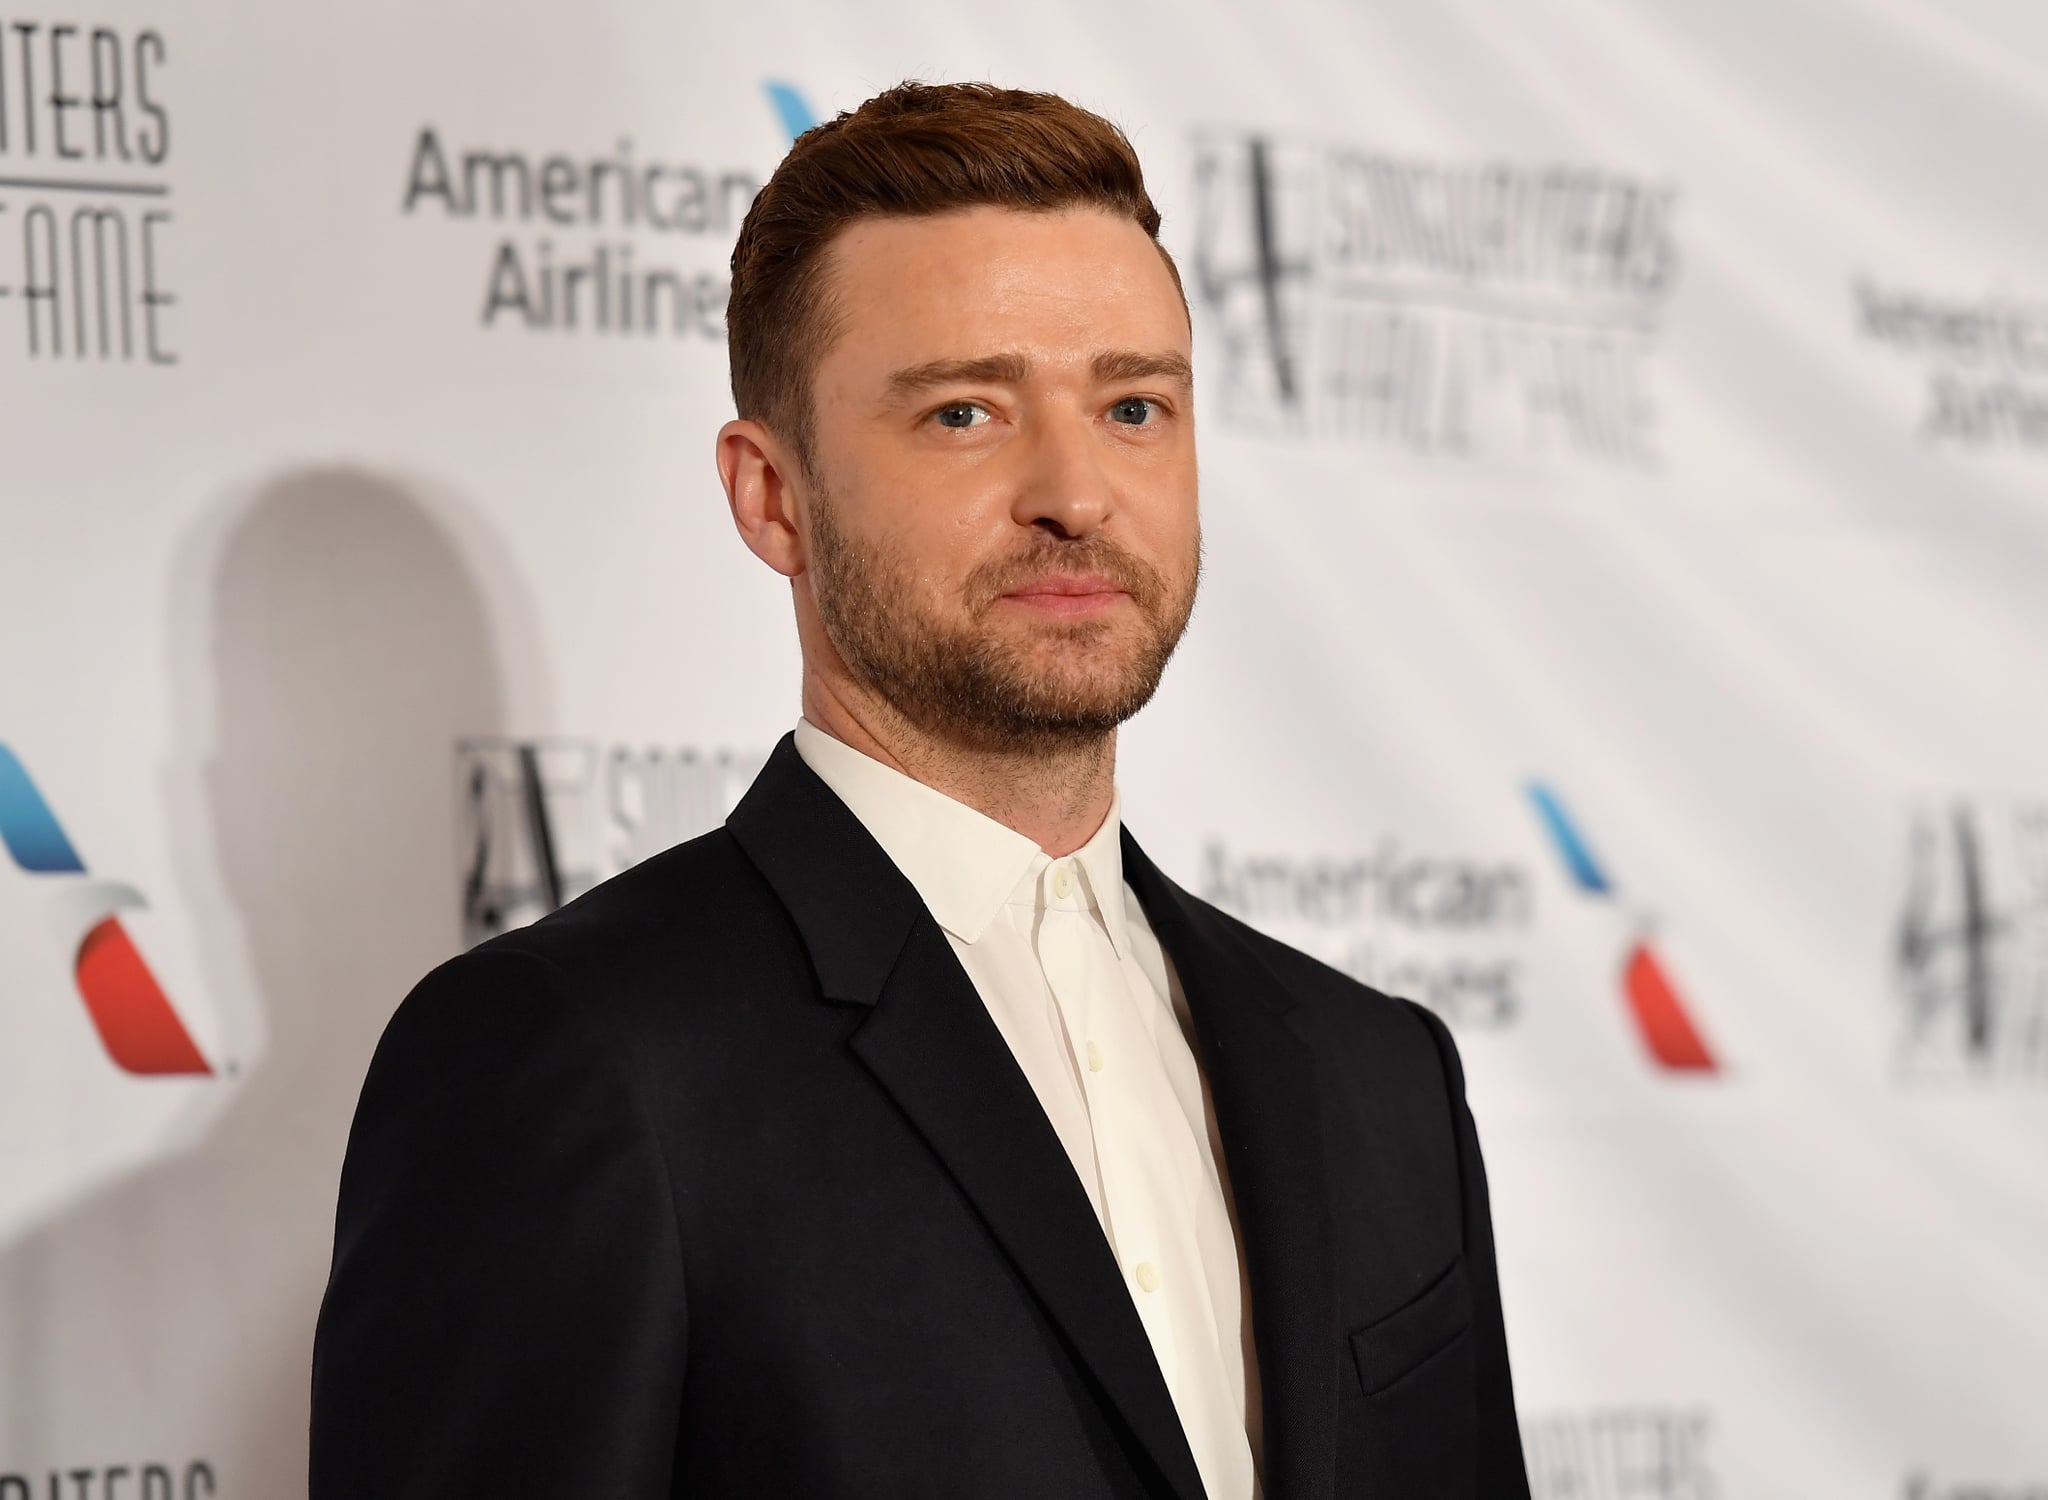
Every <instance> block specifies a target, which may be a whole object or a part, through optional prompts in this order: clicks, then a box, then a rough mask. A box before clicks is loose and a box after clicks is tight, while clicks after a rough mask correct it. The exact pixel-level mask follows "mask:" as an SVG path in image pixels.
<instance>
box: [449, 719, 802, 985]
mask: <svg viewBox="0 0 2048 1500" xmlns="http://www.w3.org/2000/svg"><path fill="white" fill-rule="evenodd" d="M766 760H767V756H766V754H764V753H756V752H748V751H729V750H702V749H698V748H696V747H694V746H679V747H659V746H657V747H653V748H644V747H639V746H633V745H602V744H599V743H598V742H596V741H594V740H584V739H539V740H520V739H506V738H501V737H497V736H489V737H478V738H474V739H465V740H462V741H460V742H458V744H457V745H456V747H455V773H456V797H457V806H458V808H459V817H458V823H457V826H458V847H459V858H460V861H461V870H462V934H463V942H464V944H465V945H466V946H467V945H473V944H476V943H480V942H482V941H483V940H484V939H485V938H488V937H492V936H494V935H496V934H497V933H500V932H505V931H509V930H510V929H511V928H514V927H523V926H525V925H526V924H527V923H528V922H531V921H533V920H535V919H536V918H539V917H543V916H546V915H547V914H548V913H549V912H551V911H554V910H555V909H556V908H558V907H560V906H562V905H563V904H565V903H566V902H569V901H573V900H574V899H575V898H576V897H578V896H580V895H582V894H583V893H584V892H585V891H587V890H589V889H590V888H591V887H592V886H594V885H596V884H597V883H598V882H599V881H601V880H604V879H607V878H608V877H610V876H612V875H616V874H618V873H619V872H620V871H621V870H624V869H627V868H628V867H630V866H632V865H636V864H638V863H639V862H640V861H641V860H643V859H645V858H647V857H648V856H649V855H651V854H658V853H660V852H661V851H662V850H663V849H666V848H668V847H669V846H670V845H671V844H678V843H681V842H682V841H683V840H685V839H689V838H694V837H696V836H697V835H698V834H700V833H708V832H709V831H710V830H712V829H714V828H716V827H718V826H719V825H720V824H721V823H723V822H724V821H725V817H726V814H727V813H729V812H731V811H732V809H733V806H734V804H736V803H737V802H738V801H739V799H740V796H741V795H742V794H743V793H744V792H745V791H746V789H747V787H748V786H749V785H751V784H752V782H753V780H754V777H755V775H756V773H758V772H759V771H760V769H761V766H762V765H763V764H764V763H765V762H766Z"/></svg>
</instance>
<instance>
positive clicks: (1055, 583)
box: [1003, 573, 1129, 599]
mask: <svg viewBox="0 0 2048 1500" xmlns="http://www.w3.org/2000/svg"><path fill="white" fill-rule="evenodd" d="M1128 592H1129V590H1127V589H1126V588H1125V587H1124V586H1123V585H1122V584H1120V583H1118V582H1117V581H1116V580H1115V579H1114V578H1106V577H1104V576H1103V575H1102V574H1100V573H1080V574H1065V573H1056V574H1052V575H1050V576H1048V577H1045V578H1034V579H1032V580H1031V582H1029V583H1020V584H1019V585H1017V587H1015V588H1013V589H1005V590H1004V591H1003V597H1004V598H1006V599H1029V598H1033V597H1038V598H1046V597H1051V598H1068V599H1083V598H1088V597H1090V596H1093V595H1098V594H1122V593H1128Z"/></svg>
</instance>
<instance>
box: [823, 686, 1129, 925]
mask: <svg viewBox="0 0 2048 1500" xmlns="http://www.w3.org/2000/svg"><path fill="white" fill-rule="evenodd" d="M796 750H797V754H798V755H800V756H802V757H803V760H804V764H805V765H807V766H809V767H810V768H811V769H812V770H813V771H815V772H816V773H817V775H818V779H819V780H820V781H823V782H824V783H825V785H826V786H828V787H830V788H831V789H832V791H833V792H834V793H835V794H836V795H837V796H838V798H839V800H840V801H842V802H844V803H845V804H846V806H847V808H848V810H850V811H851V812H852V813H853V815H854V816H855V817H856V818H858V819H860V821H861V824H862V826H863V827H865V828H866V829H867V831H868V832H869V834H871V835H872V836H873V837H874V840H875V842H876V843H878V844H880V845H881V846H882V851H883V852H884V853H885V854H887V855H888V856H889V858H890V860H891V861H892V862H893V863H894V864H895V866H896V868H897V869H899V870H901V871H902V872H903V875H904V878H905V879H907V880H908V881H909V882H910V883H911V885H912V886H914V887H915V888H916V890H917V893H918V895H919V896H921V897H923V898H924V904H925V906H926V907H927V908H928V909H929V910H930V912H931V914H932V916H933V918H934V919H935V920H936V921H937V922H938V924H939V926H941V927H943V928H944V929H945V930H946V931H947V932H949V933H951V934H952V935H953V936H954V937H956V938H959V939H960V940H961V941H962V942H966V943H974V942H978V941H980V939H981V936H982V934H983V933H985V932H986V931H987V930H988V925H989V923H990V922H992V921H994V920H995V917H996V913H997V912H999V911H1001V910H1002V908H1003V904H1004V903H1005V902H1006V901H1008V900H1010V899H1011V897H1012V895H1013V894H1014V895H1017V896H1019V897H1020V898H1029V896H1030V894H1031V889H1032V887H1033V885H1034V884H1036V883H1038V881H1039V877H1041V876H1042V875H1044V873H1045V872H1046V870H1047V869H1048V868H1050V867H1051V866H1052V865H1053V864H1054V863H1055V861H1054V860H1053V859H1051V858H1050V857H1049V856H1048V855H1047V854H1046V853H1045V851H1044V850H1042V849H1040V848H1039V847H1038V845H1036V844H1035V843H1033V842H1032V841H1031V840H1030V839H1028V838H1026V837H1025V836H1024V835H1023V834H1021V833H1019V832H1017V830H1016V829H1014V828H1009V827H1006V826H1004V825H1003V824H1001V823H998V822H997V821H996V820H995V819H994V818H991V817H989V816H988V815H987V814H985V813H980V812H977V811H975V810H974V809H973V808H971V807H969V806H968V805H967V804H966V803H964V802H956V801H954V800H953V799H952V798H951V797H948V796H947V795H946V794H945V793H944V792H941V791H939V790H937V789H936V788H934V787H929V786H926V785H925V784H924V783H923V782H921V781H918V780H917V779H915V778H914V777H910V776H906V775H904V774H903V773H902V772H901V771H898V770H896V769H895V768H894V767H891V766H885V765H883V764H882V763H881V762H880V761H878V760H876V759H874V758H873V757H872V756H868V755H865V754H863V753H862V752H861V751H858V750H856V749H854V748H853V747H852V746H851V745H849V744H846V743H845V742H844V741H842V740H837V739H834V738H833V737H832V736H831V735H829V734H827V733H826V732H825V731H824V730H822V729H820V728H818V727H817V725H815V724H813V723H811V721H810V720H808V719H799V720H797V725H796ZM1121 802H1122V797H1121V793H1112V795H1111V798H1110V804H1109V815H1108V816H1107V817H1105V818H1104V819H1103V820H1102V826H1101V827H1100V828H1098V829H1096V830H1095V833H1094V834H1093V836H1091V837H1090V838H1089V840H1088V842H1087V843H1085V844H1083V845H1082V846H1081V847H1080V848H1079V849H1077V850H1075V851H1074V853H1073V854H1071V855H1069V856H1067V858H1068V859H1069V860H1071V861H1073V862H1074V863H1075V864H1077V865H1079V866H1080V868H1081V876H1082V880H1083V881H1084V882H1085V883H1086V886H1087V889H1088V893H1089V894H1090V895H1091V896H1092V897H1093V898H1094V903H1095V907H1096V910H1097V911H1098V912H1099V913H1100V914H1101V917H1102V925H1103V927H1104V928H1105V929H1106V930H1107V932H1108V934H1109V940H1110V944H1111V946H1112V947H1114V948H1115V949H1116V952H1117V954H1118V956H1119V957H1123V956H1126V954H1127V951H1128V950H1127V928H1126V922H1125V913H1124V901H1123V887H1124V877H1123V846H1122V840H1121V837H1120V834H1121V828H1122V820H1121V816H1120V807H1121ZM1020 887H1021V888H1022V889H1020Z"/></svg>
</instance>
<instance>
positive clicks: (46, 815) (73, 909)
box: [0, 744, 213, 1074]
mask: <svg viewBox="0 0 2048 1500" xmlns="http://www.w3.org/2000/svg"><path fill="white" fill-rule="evenodd" d="M0 844H5V845H6V847H7V852H8V854H9V855H10V856H11V857H12V858H13V860H14V862H15V864H17V865H19V866H20V867H21V868H22V869H23V870H25V871H27V872H28V873H29V874H31V875H48V876H79V877H83V876H84V875H85V874H86V868H85V862H84V861H83V860H81V859H80V858H79V857H78V851H77V850H76V849H74V848H73V847H72V844H71V840H70V839H68V838H66V837H65V836H64V830H63V828H62V826H61V825H60V824H59V823H58V822H57V817H56V814H55V813H53V812H51V810H50V804H49V803H48V802H46V801H44V800H43V794H42V793H41V792H39V791H38V790H36V784H35V783H34V782H33V781H31V780H30V779H29V774H28V768H27V767H25V766H24V765H22V763H21V761H20V759H19V757H17V756H16V755H15V754H14V752H13V751H12V750H10V749H8V748H7V746H6V745H4V744H0ZM143 904H144V903H143V900H142V896H141V893H140V892H138V891H136V890H134V889H133V888H132V887H129V886H123V885H117V884H111V883H108V882H102V881H91V880H79V881H76V882H68V883H67V884H66V886H65V887H64V888H63V889H62V890H61V891H60V892H59V894H58V899H57V901H56V902H55V910H56V912H57V914H58V921H59V924H60V936H61V939H62V941H63V942H64V944H65V946H66V948H67V956H68V958H69V959H70V961H71V968H72V974H73V976H74V977H75V978H76V980H77V984H78V994H79V998H81V999H82V1000H84V1001H85V1009H86V1014H88V1015H89V1016H91V1017H92V1024H93V1028H94V1030H96V1031H97V1032H98V1033H99V1038H100V1044H101V1045H102V1046H104V1047H105V1048H106V1049H107V1055H108V1056H109V1057H111V1058H112V1059H113V1060H114V1063H115V1065H116V1066H117V1067H119V1068H121V1069H122V1070H123V1071H124V1072H128V1073H137V1074H180V1073H183V1074H192V1073H199V1074H210V1073H211V1072H212V1071H213V1069H212V1068H211V1067H209V1066H208V1065H207V1061H206V1059H205V1058H204V1057H203V1056H202V1055H201V1054H200V1051H199V1048H198V1047H197V1046H196V1045H195V1044H194V1043H193V1040H192V1035H191V1033H190V1032H188V1031H187V1030H186V1029H185V1023H184V1022H183V1021H182V1020H180V1019H179V1017H178V1013H177V1011H176V1010H175V1009H174V1008H173V1007H172V1005H171V1002H170V997H169V996H167V995H166V994H164V991H163V986H162V985H160V984H158V983H157V979H156V975H155V974H153V973H152V972H151V971H150V967H149V965H148V963H147V962H146V961H144V959H143V957H142V954H141V951H140V950H139V949H137V948H136V946H135V942H134V939H132V938H131V937H129V935H128V929H127V928H126V927H124V926H123V925H122V923H121V918H120V917H119V915H118V914H117V913H118V912H120V911H121V910H123V909H126V908H132V907H140V906H142V905H143Z"/></svg>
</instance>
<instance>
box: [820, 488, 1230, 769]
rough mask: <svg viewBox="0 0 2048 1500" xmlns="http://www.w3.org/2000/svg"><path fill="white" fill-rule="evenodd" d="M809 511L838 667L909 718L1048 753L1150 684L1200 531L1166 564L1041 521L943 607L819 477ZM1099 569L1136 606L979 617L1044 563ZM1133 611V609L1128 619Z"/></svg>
mask: <svg viewBox="0 0 2048 1500" xmlns="http://www.w3.org/2000/svg"><path fill="white" fill-rule="evenodd" d="M814 494H815V496H816V499H815V503H814V504H813V506H812V516H811V554H812V555H811V594H812V597H813V599H814V600H815V601H816V603H817V607H818V618H819V620H820V622H821V623H822V624H823V625H824V627H825V634H826V636H827V637H828V638H829V639H830V640H831V642H832V644H833V646H834V647H835V648H836V649H837V650H838V652H839V656H840V659H841V660H842V661H843V662H845V664H846V667H847V670H848V671H849V672H851V673H852V674H853V676H854V678H855V679H856V680H857V681H859V682H860V683H861V684H862V685H863V686H864V687H866V688H868V689H869V690H870V691H872V692H874V693H875V694H876V695H877V696H879V697H880V698H881V699H882V700H883V701H884V702H886V703H888V704H889V706H890V707H892V708H893V709H895V710H896V711H897V712H898V713H900V714H902V715H903V717H904V718H905V719H907V720H909V721H910V723H912V724H913V725H915V726H916V727H917V728H919V729H920V730H923V731H924V732H925V733H927V734H930V735H933V736H935V737H939V738H943V739H946V740H949V741H952V742H953V743H955V744H962V745H966V746H970V747H972V748H974V749H978V750H1002V751H1010V752H1016V751H1020V750H1021V751H1025V752H1027V753H1034V754H1048V753H1054V752H1057V751H1060V750H1063V749H1068V748H1072V747H1075V746H1080V745H1085V744H1089V743H1092V742H1096V741H1099V740H1101V739H1102V738H1104V737H1105V736H1107V735H1108V734H1109V733H1110V732H1111V731H1112V730H1114V729H1115V728H1116V727H1117V725H1119V724H1121V723H1123V721H1124V720H1126V719H1128V718H1130V717H1131V715H1133V714H1135V713H1136V712H1137V711H1138V710H1139V709H1141V708H1143V707H1144V706H1145V705H1146V703H1148V702H1149V701H1151V698H1152V695H1153V693H1155V692H1156V691H1158V688H1159V679H1160V677H1161V675H1162V674H1164V672H1165V671H1166V663H1167V661H1168V659H1169V658H1171V657H1172V655H1173V651H1174V648H1175V647H1176V646H1177V645H1179V644H1180V638H1181V635H1182V633H1183V632H1184V631H1185V630H1186V629H1187V624H1188V617H1189V615H1190V614H1191V613H1192V612H1193V610H1194V605H1195V588H1196V584H1197V582H1198V580H1199V577H1200V573H1201V536H1200V533H1199V532H1197V533H1196V535H1195V537H1194V538H1193V542H1192V545H1191V546H1190V548H1189V555H1188V557H1187V559H1186V561H1185V563H1184V566H1183V567H1182V569H1181V570H1180V572H1179V574H1178V576H1169V575H1168V574H1166V573H1163V572H1161V571H1160V570H1159V569H1158V568H1156V567H1154V566H1152V565H1151V564H1150V563H1148V562H1146V561H1144V560H1143V559H1142V558H1139V557H1137V556H1136V555H1134V554H1133V553H1131V552H1130V551H1128V550H1126V549H1125V548H1124V547H1122V546H1120V545H1118V544H1117V543H1115V542H1113V541H1111V540H1110V539H1109V538H1107V537H1105V536H1103V535H1101V534H1100V533H1099V532H1098V533H1096V534H1094V535H1092V536H1086V537H1080V538H1076V539H1061V538H1058V537H1055V536H1052V535H1051V534H1050V533H1046V532H1038V533H1036V534H1035V535H1034V537H1033V540H1032V541H1031V542H1030V543H1029V544H1027V545H1025V546H1022V547H1020V548H1019V549H1018V550H1017V551H1016V552H1014V553H1011V554H1008V555H1005V556H1003V557H999V558H993V559H990V560H989V561H988V562H985V563H982V564H980V565H979V566H977V567H976V568H975V569H974V570H973V571H972V572H970V573H969V574H968V575H967V577H966V578H965V579H964V580H963V581H962V582H961V584H960V587H959V590H958V597H959V599H960V601H961V603H962V605H963V606H964V607H963V608H962V610H961V611H960V612H959V613H958V615H957V616H956V617H952V618H948V617H945V616H942V615H940V614H939V613H938V612H937V611H935V610H933V609H931V608H930V607H929V606H927V605H926V604H925V603H924V602H923V601H924V599H925V597H926V596H925V593H924V592H923V590H921V588H920V586H919V584H920V575H919V572H918V569H917V568H916V566H915V565H914V564H913V563H912V561H911V560H910V559H909V558H907V557H905V556H903V555H902V554H901V553H900V552H896V551H892V550H891V549H890V548H888V547H887V546H870V545H865V544H862V543H859V542H857V541H855V540H854V539H853V538H851V537H849V536H848V535H847V534H846V533H845V532H844V531H842V530H841V529H840V528H839V525H838V522H837V519H836V517H835V515H834V506H833V505H832V502H831V500H830V497H829V496H827V495H825V494H824V493H823V492H822V489H820V490H816V491H814ZM1082 573H1088V574H1100V575H1102V576H1103V577H1106V578H1109V579H1112V580H1114V581H1115V583H1116V585H1117V586H1118V587H1119V588H1121V589H1123V590H1124V591H1125V592H1126V593H1127V594H1129V595H1130V598H1131V602H1132V603H1133V604H1134V605H1135V606H1136V609H1135V611H1126V610H1122V609H1117V610H1115V611H1113V612H1112V617H1111V618H1108V619H1091V620H1075V621H1061V620H1047V621H1041V622H1034V623H1032V624H1030V625H1027V626H1020V628H1016V629H1012V630H1008V631H1004V630H999V629H991V628H990V620H989V616H990V614H991V612H992V611H993V610H994V609H995V608H996V604H997V601H998V600H999V599H1000V598H1001V597H1002V595H1003V594H1005V593H1006V592H1008V591H1009V590H1011V589H1013V588H1016V587H1018V586H1019V585H1021V584H1024V583H1028V582H1030V581H1032V580H1035V579H1039V578H1043V577H1045V576H1046V575H1048V574H1068V575H1077V574H1082ZM1132 613H1135V614H1136V616H1137V618H1136V620H1135V621H1133V620H1132V619H1131V615H1132Z"/></svg>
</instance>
